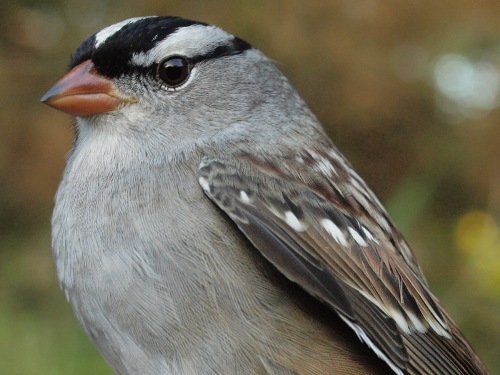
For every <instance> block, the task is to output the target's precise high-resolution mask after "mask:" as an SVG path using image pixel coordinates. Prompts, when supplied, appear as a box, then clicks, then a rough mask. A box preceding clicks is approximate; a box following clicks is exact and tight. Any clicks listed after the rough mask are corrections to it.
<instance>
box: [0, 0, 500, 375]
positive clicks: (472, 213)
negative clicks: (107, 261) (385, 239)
mask: <svg viewBox="0 0 500 375" xmlns="http://www.w3.org/2000/svg"><path fill="white" fill-rule="evenodd" d="M149 14H168V15H180V16H184V17H187V18H193V19H197V20H202V21H205V22H209V23H215V24H217V25H220V26H222V27H223V28H224V29H226V30H227V31H229V32H232V33H234V34H237V35H239V36H240V37H242V38H244V39H246V40H248V41H250V42H251V43H252V44H254V45H255V46H257V47H258V48H260V49H261V50H263V51H264V52H265V53H266V54H267V55H269V56H270V57H272V58H273V59H274V60H275V61H276V63H277V64H278V65H279V67H280V68H281V69H282V70H283V71H284V72H285V74H286V75H287V76H288V77H289V79H290V80H291V81H292V83H293V84H294V85H295V87H296V88H297V89H298V91H299V92H300V93H301V94H302V96H303V97H304V98H305V100H306V101H307V102H308V103H309V104H310V106H311V107H312V109H313V111H314V112H315V113H316V114H317V116H318V117H319V119H320V120H321V122H322V123H323V124H324V126H325V127H326V128H327V129H328V131H329V133H330V134H331V136H332V138H333V139H334V140H335V142H336V144H337V145H338V147H339V148H340V149H341V150H342V151H343V152H344V153H345V154H346V155H347V157H348V158H349V159H350V160H351V162H352V163H353V164H354V166H355V167H356V168H357V170H358V171H359V173H360V174H361V175H362V176H363V177H364V178H365V179H366V180H367V182H368V184H369V185H370V186H371V187H372V188H373V189H374V190H375V192H376V193H377V194H378V196H379V197H380V198H381V199H382V200H383V202H384V203H385V204H386V206H387V207H388V209H389V211H390V214H391V216H392V217H393V219H394V220H395V222H396V223H397V225H398V226H399V228H400V229H401V230H402V231H403V233H404V234H405V236H406V237H407V239H408V241H409V242H410V244H411V245H412V247H413V249H414V251H415V252H416V253H417V256H418V258H419V260H420V262H421V264H422V267H423V269H424V271H425V273H426V275H427V278H428V281H429V282H430V284H431V286H432V289H433V290H434V291H435V293H436V295H437V296H438V297H439V299H440V300H441V301H442V303H443V304H444V305H445V306H446V308H447V309H448V310H449V312H450V313H451V315H452V316H453V317H454V319H455V321H456V323H457V324H458V325H459V326H460V327H461V329H462V330H463V332H464V333H465V335H466V336H467V337H468V338H469V340H470V341H471V342H472V344H473V346H474V347H475V348H476V350H477V351H478V353H479V354H480V355H481V357H482V358H483V360H484V362H485V363H486V365H487V366H488V367H489V369H490V371H491V373H492V374H500V356H499V355H498V354H499V353H500V220H499V217H500V215H499V213H500V111H499V108H498V106H499V104H500V2H499V1H498V0H482V1H466V0H440V1H427V0H421V1H394V0H385V1H382V0H345V1H342V0H307V1H306V0H302V1H295V0H278V1H272V2H271V1H258V0H253V1H243V0H240V1H236V0H233V1H202V0H198V1H197V0H182V1H181V0H179V1H163V2H158V1H151V0H146V1H130V0H127V1H124V0H120V1H113V0H108V1H105V0H68V1H56V0H39V1H24V0H18V1H12V0H1V1H0V114H1V115H0V374H8V375H11V374H14V375H28V374H29V375H32V374H51V375H58V374H82V375H83V374H111V371H110V370H109V369H108V368H107V366H106V365H105V364H104V362H103V361H102V359H101V358H100V357H99V355H98V354H97V353H96V351H95V350H94V349H93V347H92V346H91V345H90V344H89V342H88V340H87V338H86V337H85V336H84V335H83V333H82V331H81V330H80V328H79V327H78V325H77V323H76V321H75V319H74V318H73V316H72V313H71V311H70V308H69V306H68V304H67V303H66V300H65V298H64V296H63V293H62V292H60V291H59V289H58V286H57V282H56V277H55V270H54V266H53V264H52V258H51V250H50V213H51V208H52V199H53V195H54V192H55V190H56V187H57V184H58V181H59V178H60V175H61V172H62V169H63V166H64V157H65V154H66V152H67V151H68V149H69V147H70V145H71V138H72V127H71V119H70V118H69V117H68V116H66V115H64V114H61V113H57V112H56V111H54V110H52V109H50V108H48V107H45V106H43V105H42V104H40V103H39V98H40V96H41V95H42V94H43V93H44V91H45V90H47V89H48V88H49V87H50V86H51V84H52V83H53V82H55V81H56V80H57V79H58V78H59V77H60V76H61V75H62V74H63V72H64V70H65V66H66V64H67V61H68V60H67V59H68V57H69V55H70V53H71V52H72V50H73V49H74V48H76V47H77V46H78V44H79V43H80V42H81V41H82V40H83V39H84V38H86V37H87V36H88V35H90V34H92V33H93V32H95V31H96V30H98V29H100V28H102V27H103V26H106V25H107V24H110V23H114V22H116V21H119V20H122V19H124V18H128V17H131V16H138V15H149Z"/></svg>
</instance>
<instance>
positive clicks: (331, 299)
mask: <svg viewBox="0 0 500 375" xmlns="http://www.w3.org/2000/svg"><path fill="white" fill-rule="evenodd" d="M287 155H288V158H287V159H286V160H283V158H280V159H278V158H277V159H276V160H273V159H270V158H268V159H266V160H261V159H257V158H256V157H255V156H253V155H250V154H245V153H242V154H239V155H234V157H233V158H231V159H230V160H224V161H222V160H209V159H206V160H205V161H204V162H203V163H202V166H201V167H200V183H201V185H202V186H203V188H204V190H205V192H206V193H207V195H208V196H209V197H210V198H211V199H212V200H213V201H214V202H215V203H216V204H217V205H218V206H219V207H220V208H221V209H222V210H224V211H225V212H226V213H227V214H228V215H229V216H230V218H231V219H232V220H233V221H234V222H235V223H236V224H237V225H238V227H239V228H240V230H241V231H242V232H243V233H244V234H245V235H246V236H247V237H248V239H249V240H250V241H251V242H252V243H253V244H254V246H255V247H256V248H257V249H259V250H260V252H261V253H262V254H263V255H264V256H265V257H266V258H267V259H268V260H269V261H270V262H271V263H273V264H274V265H275V266H276V267H277V268H278V269H279V270H280V271H281V272H282V273H283V274H284V275H285V276H287V277H288V278H289V279H291V280H292V281H294V282H296V283H298V284H299V285H301V286H302V287H303V288H304V289H305V290H307V291H308V292H309V293H311V294H312V295H314V296H316V297H317V298H319V299H320V300H322V301H323V302H325V303H327V304H328V305H330V306H331V307H332V308H333V309H334V310H335V311H336V312H337V313H338V314H339V315H340V317H341V318H342V319H343V320H344V321H345V322H346V323H347V324H348V325H349V326H350V327H351V328H353V329H354V330H355V332H356V333H357V334H358V336H359V337H360V339H361V340H363V341H364V342H366V343H367V344H368V345H369V346H370V348H371V349H372V350H374V351H375V352H376V353H377V354H378V355H379V356H380V357H381V358H382V359H384V360H385V361H386V362H387V363H388V364H389V366H390V367H391V368H392V369H393V370H394V372H395V373H400V374H403V373H409V374H420V373H429V374H431V373H441V374H461V373H462V374H481V373H486V370H485V369H484V367H482V364H481V363H480V362H479V360H478V359H477V357H476V356H475V354H474V352H473V351H472V349H471V348H470V347H469V346H468V344H467V343H466V341H465V339H463V337H462V336H461V335H460V333H459V332H458V330H457V329H456V328H455V327H454V325H453V323H452V321H451V320H450V319H449V318H448V317H447V315H446V313H445V312H444V311H443V310H442V308H441V307H440V306H439V304H438V302H437V300H436V299H435V297H434V296H432V294H431V293H430V292H429V290H428V287H427V283H426V281H425V278H424V276H423V274H422V273H421V270H420V268H419V266H418V263H417V262H416V260H415V258H414V256H413V254H412V253H411V251H410V249H409V247H408V246H407V244H406V242H405V241H404V239H403V238H402V237H401V235H400V234H399V232H398V231H397V230H396V229H395V227H394V225H393V224H392V223H391V222H390V220H389V219H388V218H387V214H386V213H385V211H384V209H383V208H382V206H381V205H380V203H379V202H378V200H377V199H376V198H375V196H374V195H373V193H371V191H370V190H369V189H368V188H367V187H366V185H365V184H364V183H363V182H362V180H361V179H360V178H359V177H358V176H357V175H355V174H354V172H351V171H352V169H351V168H350V167H349V166H348V164H347V162H345V161H344V159H342V158H341V157H339V156H338V154H337V151H336V150H334V149H333V148H332V149H331V150H330V152H320V151H318V150H313V151H310V150H309V151H303V150H302V151H300V152H293V151H290V152H289V153H287ZM284 176H290V178H283V177H284ZM464 348H465V349H464ZM466 370H467V371H466Z"/></svg>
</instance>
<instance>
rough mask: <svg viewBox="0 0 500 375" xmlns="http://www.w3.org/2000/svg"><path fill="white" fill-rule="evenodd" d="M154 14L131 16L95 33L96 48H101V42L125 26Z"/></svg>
mask: <svg viewBox="0 0 500 375" xmlns="http://www.w3.org/2000/svg"><path fill="white" fill-rule="evenodd" d="M151 17H154V16H150V17H134V18H129V19H127V20H124V21H121V22H118V23H115V24H114V25H111V26H108V27H106V28H104V29H102V30H101V31H99V32H98V33H97V34H95V48H99V46H100V45H101V44H103V43H104V42H106V40H108V39H109V38H110V37H112V36H113V35H115V34H116V33H117V32H118V31H120V30H121V29H122V28H123V27H124V26H126V25H128V24H130V23H134V22H137V21H140V20H143V19H146V18H151Z"/></svg>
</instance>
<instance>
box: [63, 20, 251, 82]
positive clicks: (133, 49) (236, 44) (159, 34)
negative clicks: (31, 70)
mask: <svg viewBox="0 0 500 375" xmlns="http://www.w3.org/2000/svg"><path fill="white" fill-rule="evenodd" d="M193 25H201V26H208V25H207V24H204V23H201V22H195V21H190V20H184V19H181V18H175V17H151V18H145V19H143V20H139V21H137V22H133V23H131V24H128V25H125V26H124V27H123V28H122V29H120V30H119V31H118V32H116V33H115V34H113V35H112V36H110V37H109V38H108V39H106V41H105V42H104V43H102V44H101V45H99V47H98V48H96V47H95V41H96V37H95V35H93V36H91V37H90V38H88V39H87V40H86V41H84V42H83V43H82V45H81V46H80V47H79V48H78V49H77V50H76V51H75V53H74V54H73V56H72V59H71V63H70V64H69V68H70V69H71V68H73V67H75V66H76V65H78V64H80V63H81V62H83V61H85V60H88V59H92V60H93V62H94V64H95V66H96V69H97V71H98V72H99V73H101V74H102V75H104V76H107V77H110V78H115V77H120V76H122V75H127V74H135V73H136V72H139V71H141V72H144V71H145V72H146V73H151V70H156V66H150V67H146V68H143V67H138V66H134V65H132V64H131V63H130V60H131V59H132V56H134V55H135V54H137V53H144V52H147V51H148V50H150V49H152V48H154V47H155V46H157V45H158V43H159V42H160V41H161V40H164V39H165V38H168V36H169V35H170V34H172V33H175V32H176V31H178V30H179V29H181V28H184V27H191V26H193ZM202 47H203V46H200V48H202ZM251 48H252V46H251V45H250V44H248V43H247V42H245V41H243V40H241V39H239V38H236V37H233V38H230V37H229V39H228V40H227V41H225V42H224V44H221V45H219V46H217V47H215V48H214V49H213V50H211V51H209V52H208V53H204V54H202V55H197V56H191V57H189V61H190V62H191V63H192V64H195V63H197V62H200V61H206V60H211V59H216V58H220V57H225V56H234V55H238V54H241V53H243V52H244V51H246V50H248V49H251ZM155 65H156V64H155Z"/></svg>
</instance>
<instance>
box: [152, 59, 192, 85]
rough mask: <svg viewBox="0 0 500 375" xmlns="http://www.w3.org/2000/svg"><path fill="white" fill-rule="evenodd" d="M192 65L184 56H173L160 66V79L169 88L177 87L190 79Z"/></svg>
mask: <svg viewBox="0 0 500 375" xmlns="http://www.w3.org/2000/svg"><path fill="white" fill-rule="evenodd" d="M189 73H190V64H189V61H188V60H187V59H186V58H184V57H182V56H172V57H169V58H168V59H165V60H163V61H162V62H161V63H160V64H159V65H158V77H159V78H160V79H161V80H162V81H163V82H164V83H165V84H167V85H168V86H170V87H177V86H180V85H182V84H183V83H184V82H186V81H187V79H188V78H189Z"/></svg>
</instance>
